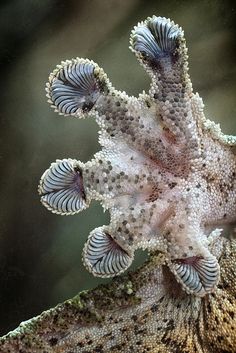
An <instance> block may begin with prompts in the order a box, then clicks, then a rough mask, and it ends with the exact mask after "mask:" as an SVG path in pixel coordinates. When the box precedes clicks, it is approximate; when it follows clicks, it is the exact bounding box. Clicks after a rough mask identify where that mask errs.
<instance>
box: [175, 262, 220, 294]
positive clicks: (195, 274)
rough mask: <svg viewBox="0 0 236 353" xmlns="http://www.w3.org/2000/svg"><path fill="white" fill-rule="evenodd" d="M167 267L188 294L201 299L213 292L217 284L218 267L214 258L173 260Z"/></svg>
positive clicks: (218, 276)
mask: <svg viewBox="0 0 236 353" xmlns="http://www.w3.org/2000/svg"><path fill="white" fill-rule="evenodd" d="M169 267H170V269H171V271H172V272H173V274H174V275H175V277H176V279H177V281H178V282H179V283H180V284H181V285H182V287H183V289H184V290H185V291H186V292H187V293H189V294H194V295H196V296H199V297H203V296H204V295H206V294H208V293H211V292H213V291H214V289H215V288H216V286H217V284H218V282H219V278H220V267H219V264H218V261H217V259H216V258H215V257H214V256H211V257H208V258H201V257H197V256H196V257H192V258H186V259H182V260H174V261H172V262H170V263H169Z"/></svg>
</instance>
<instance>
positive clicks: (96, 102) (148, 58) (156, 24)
mask: <svg viewBox="0 0 236 353" xmlns="http://www.w3.org/2000/svg"><path fill="white" fill-rule="evenodd" d="M130 43H131V50H132V51H133V52H134V53H135V55H136V57H137V59H138V60H139V62H140V63H141V65H142V66H143V67H144V69H145V70H146V71H147V73H148V74H149V75H150V77H151V87H150V90H149V92H148V94H146V93H142V94H140V96H139V97H138V98H135V97H129V96H128V95H127V94H126V93H125V92H119V91H117V90H115V89H114V88H113V87H112V85H111V83H110V82H109V80H108V78H107V76H106V74H105V73H104V71H103V70H102V69H101V68H100V67H99V66H98V65H97V64H95V63H94V62H93V61H89V60H88V59H79V58H77V59H72V60H67V61H65V62H62V63H61V65H58V66H57V68H56V69H55V70H54V71H53V73H52V74H51V75H50V77H49V83H48V84H47V96H48V98H49V102H50V103H51V105H52V106H53V107H54V109H55V110H56V111H57V112H59V114H63V115H66V116H74V117H87V116H93V117H95V118H96V121H97V123H98V125H99V128H100V131H99V142H100V144H101V146H102V149H101V151H100V152H98V153H96V154H95V156H94V158H93V159H92V160H91V161H89V162H87V163H82V162H80V161H76V160H72V159H63V160H57V161H56V162H55V163H53V164H52V165H51V167H50V168H49V169H48V170H46V172H45V173H44V174H43V176H42V178H41V181H40V185H39V193H40V195H41V201H42V203H43V204H44V205H45V206H46V207H47V208H48V209H49V210H51V211H52V212H53V213H57V214H62V215H72V214H75V213H78V212H80V211H81V210H83V209H84V208H86V207H88V206H89V203H90V201H91V200H92V199H95V200H99V201H100V202H101V203H102V205H103V207H104V209H108V210H109V212H110V216H111V221H110V224H109V225H107V226H103V227H99V228H96V229H95V230H94V231H92V232H91V233H90V235H89V238H88V241H87V243H86V244H85V247H84V251H83V260H84V264H85V266H86V267H87V268H88V270H89V271H90V272H92V273H93V274H94V275H95V276H100V277H112V276H116V275H119V274H120V273H122V272H124V271H125V270H126V269H127V268H128V267H129V266H130V264H131V263H132V261H133V257H134V252H135V250H136V249H138V248H143V249H151V250H159V251H161V252H162V253H164V254H165V255H166V262H167V265H168V266H169V268H170V270H171V271H172V272H173V274H174V275H175V277H176V280H177V281H178V282H180V283H181V285H182V286H183V288H184V289H185V290H186V292H187V293H194V294H195V295H197V296H204V295H205V294H207V293H210V292H212V291H214V289H215V288H216V285H217V283H218V281H219V277H220V268H219V264H218V262H217V259H216V257H215V256H213V254H212V253H211V251H210V250H209V245H210V244H211V243H212V242H214V241H215V239H216V238H217V237H219V236H220V234H221V232H222V229H221V228H222V226H223V225H224V224H226V223H231V222H233V221H235V214H236V204H235V196H236V183H235V172H236V158H235V154H234V152H233V150H232V146H234V145H235V143H236V139H235V138H234V137H233V136H225V135H224V134H223V133H222V132H221V130H220V127H219V126H218V125H216V124H214V123H213V122H211V121H209V120H207V119H206V118H205V116H204V112H203V103H202V100H201V98H200V97H199V95H198V94H197V93H193V90H192V84H191V81H190V78H189V75H188V56H187V48H186V43H185V39H184V33H183V30H182V29H181V28H180V27H179V26H178V25H176V24H174V22H172V21H170V20H169V19H166V18H164V17H156V16H153V17H152V18H148V19H147V20H146V21H144V22H141V23H139V24H138V26H136V27H135V28H134V30H133V31H132V34H131V40H130ZM218 227H219V228H218Z"/></svg>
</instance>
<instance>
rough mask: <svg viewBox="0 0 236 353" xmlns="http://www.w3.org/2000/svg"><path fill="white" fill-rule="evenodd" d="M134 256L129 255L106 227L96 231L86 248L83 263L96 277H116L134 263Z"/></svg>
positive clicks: (93, 232)
mask: <svg viewBox="0 0 236 353" xmlns="http://www.w3.org/2000/svg"><path fill="white" fill-rule="evenodd" d="M132 261H133V254H131V253H128V252H127V251H125V250H124V249H123V248H121V246H120V245H118V244H117V243H116V241H115V240H114V239H113V238H112V237H111V235H110V234H109V233H108V232H107V231H106V227H99V228H96V229H94V230H93V231H92V232H91V233H90V235H89V238H88V240H87V242H86V244H85V246H84V250H83V263H84V265H85V267H86V268H87V270H88V271H89V272H90V273H92V274H93V275H94V276H95V277H104V278H106V277H115V276H118V275H120V274H121V273H123V272H124V271H125V270H126V269H127V268H128V267H129V266H130V265H131V263H132Z"/></svg>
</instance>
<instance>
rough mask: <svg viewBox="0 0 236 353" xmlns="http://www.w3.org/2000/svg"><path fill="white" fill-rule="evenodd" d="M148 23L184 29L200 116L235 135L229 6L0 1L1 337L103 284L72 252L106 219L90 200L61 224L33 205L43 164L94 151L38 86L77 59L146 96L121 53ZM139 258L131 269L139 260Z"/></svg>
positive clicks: (141, 0) (144, 84)
mask: <svg viewBox="0 0 236 353" xmlns="http://www.w3.org/2000/svg"><path fill="white" fill-rule="evenodd" d="M152 15H157V16H165V17H170V18H171V19H173V20H174V21H175V22H176V23H178V24H179V25H181V26H182V27H183V29H184V31H185V37H186V40H187V46H188V48H189V57H190V58H189V65H190V75H191V78H192V83H193V88H194V91H198V92H199V94H200V96H201V97H202V98H203V101H204V103H205V114H206V116H207V117H208V118H210V119H212V120H214V121H216V122H221V126H222V129H223V131H224V132H225V133H228V134H236V99H235V97H236V40H235V34H236V28H235V27H236V4H235V1H224V2H222V1H220V0H215V1H213V0H208V1H207V0H199V1H192V0H190V1H180V0H178V1H175V0H169V1H168V2H167V1H164V0H160V1H157V0H155V1H153V0H152V1H147V0H146V1H145V0H86V1H85V0H84V1H81V0H64V1H62V0H57V1H56V0H44V1H39V0H9V1H7V0H5V1H1V5H0V34H1V35H0V49H1V50H0V70H1V81H2V85H1V105H0V164H1V169H0V171H1V173H0V179H1V180H0V193H1V194H0V200H1V208H0V335H3V334H5V333H7V332H8V331H9V330H12V329H14V328H15V327H16V326H18V324H19V323H20V322H21V321H23V320H27V319H29V318H31V317H32V316H35V315H37V314H39V313H40V312H41V311H43V310H46V309H48V308H50V307H52V306H55V305H56V304H57V303H59V302H62V301H64V300H66V299H68V298H70V297H72V296H74V295H75V294H76V293H77V292H78V291H81V290H84V289H89V288H91V287H93V286H95V285H96V284H98V283H101V282H105V280H101V279H96V278H93V276H92V275H91V274H89V273H88V272H87V271H86V270H85V269H84V267H83V265H82V261H81V252H82V248H83V244H84V243H85V241H86V239H87V236H88V234H89V232H90V231H91V230H92V229H94V228H95V227H97V226H100V225H103V224H107V223H108V221H109V215H108V214H107V213H103V210H102V207H101V206H100V205H99V204H98V203H96V202H93V203H92V204H91V206H90V208H89V209H87V210H85V211H83V212H82V213H80V214H78V215H74V216H67V217H66V216H64V217H61V216H58V215H55V214H52V213H50V212H49V211H47V210H46V209H45V208H44V207H43V206H42V205H41V203H40V201H39V196H38V193H37V186H38V181H39V179H40V177H41V175H42V173H43V172H44V171H45V169H47V168H48V167H49V165H50V163H51V162H53V161H55V160H56V159H62V158H69V157H70V158H75V159H80V160H81V161H83V162H85V161H87V160H89V159H91V158H92V156H93V154H94V153H95V152H97V151H98V150H99V145H98V142H97V140H98V136H97V131H98V129H97V125H96V123H95V121H94V120H93V119H85V120H80V121H78V119H76V118H65V117H61V116H59V115H58V114H56V113H54V112H53V110H52V109H51V108H50V106H49V104H48V103H47V100H46V97H45V83H46V81H47V79H48V75H49V73H50V72H51V71H52V70H53V69H54V68H55V66H56V65H57V64H59V63H60V61H61V60H65V59H71V58H73V57H77V56H79V57H87V58H89V59H92V60H94V61H95V62H97V63H98V64H99V66H101V67H102V68H103V69H104V70H105V72H106V73H107V75H108V77H109V78H110V80H111V82H112V83H113V86H115V87H116V88H117V89H120V90H125V91H126V92H127V93H128V94H130V95H138V93H140V92H142V91H143V90H148V87H149V78H148V77H147V75H146V74H145V72H144V70H143V69H142V68H141V67H140V65H139V64H138V62H137V60H136V58H135V56H134V55H133V54H132V53H131V51H130V50H129V49H128V46H129V36H130V31H131V30H132V28H133V26H134V25H136V24H137V22H138V21H141V20H144V19H145V18H146V17H147V16H152ZM138 253H139V256H136V261H135V264H134V265H133V266H135V267H136V266H137V265H138V264H139V263H141V262H142V261H143V260H144V258H145V254H143V253H142V252H138Z"/></svg>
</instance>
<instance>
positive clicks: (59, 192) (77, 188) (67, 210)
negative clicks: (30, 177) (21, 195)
mask: <svg viewBox="0 0 236 353" xmlns="http://www.w3.org/2000/svg"><path fill="white" fill-rule="evenodd" d="M38 192H39V195H40V196H41V199H40V200H41V203H42V204H43V205H44V206H45V207H46V208H47V209H48V210H50V211H51V212H52V213H57V214H60V215H73V214H75V213H78V212H80V211H82V210H83V209H85V208H86V207H88V202H87V199H86V195H85V191H84V186H83V176H82V171H81V169H80V168H79V167H78V162H77V161H75V160H72V159H63V160H57V161H56V162H55V163H52V164H51V166H50V168H49V169H47V170H46V171H45V172H44V174H43V175H42V177H41V180H40V183H39V187H38Z"/></svg>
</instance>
